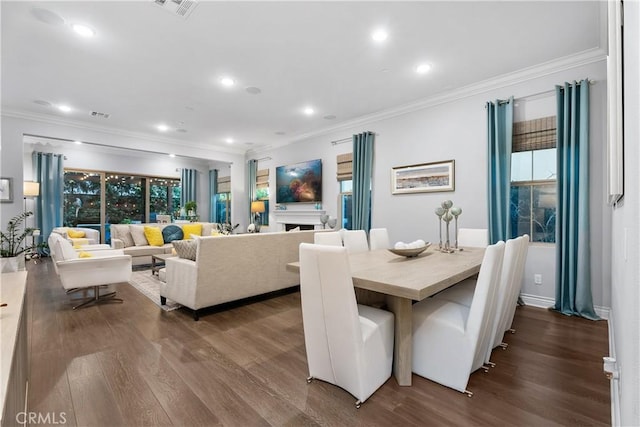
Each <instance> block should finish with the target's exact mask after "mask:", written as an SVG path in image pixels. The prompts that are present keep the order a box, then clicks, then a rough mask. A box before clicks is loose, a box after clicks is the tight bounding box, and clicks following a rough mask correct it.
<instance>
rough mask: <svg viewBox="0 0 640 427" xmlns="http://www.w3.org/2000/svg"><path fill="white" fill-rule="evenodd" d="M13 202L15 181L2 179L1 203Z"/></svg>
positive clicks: (0, 188) (0, 183)
mask: <svg viewBox="0 0 640 427" xmlns="http://www.w3.org/2000/svg"><path fill="white" fill-rule="evenodd" d="M11 202H13V179H12V178H0V203H11Z"/></svg>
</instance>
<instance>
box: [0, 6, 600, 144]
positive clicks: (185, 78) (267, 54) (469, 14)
mask: <svg viewBox="0 0 640 427" xmlns="http://www.w3.org/2000/svg"><path fill="white" fill-rule="evenodd" d="M167 1H171V0H167ZM34 8H41V9H46V10H48V11H50V12H53V13H54V14H57V15H58V16H60V17H62V18H63V19H64V23H59V24H55V23H53V24H52V23H45V22H43V21H42V20H39V19H37V18H36V16H35V14H34V13H33V10H34ZM1 13H2V30H1V31H2V110H3V112H5V113H11V114H14V115H15V114H17V115H25V116H29V117H37V116H40V117H49V118H55V119H56V120H71V121H73V122H75V123H76V124H77V123H81V124H82V125H84V126H90V127H93V126H95V127H99V128H104V127H108V128H113V129H117V130H118V131H119V132H131V133H137V134H149V135H152V136H153V137H156V138H159V139H160V140H173V141H176V142H179V143H181V144H193V145H194V146H199V147H203V146H204V147H212V148H215V149H222V150H232V151H236V150H237V151H238V152H244V151H246V150H247V149H251V148H253V149H258V150H259V149H261V148H264V147H268V146H271V147H274V146H279V145H283V144H286V143H289V142H291V141H293V140H295V139H297V138H300V137H301V136H303V135H311V134H317V133H320V132H322V131H323V130H325V129H327V128H332V127H336V126H339V125H341V124H344V123H347V122H349V121H352V120H355V119H357V118H359V117H362V116H366V115H370V114H374V113H378V112H382V111H385V110H389V109H392V108H396V107H398V106H401V105H404V104H408V103H412V102H416V101H419V100H422V99H426V98H430V97H433V96H436V95H440V94H443V93H445V92H447V91H452V90H456V89H458V88H460V87H463V86H467V85H470V84H473V83H476V82H480V81H484V80H487V79H491V78H495V77H497V76H501V75H505V74H508V73H512V72H515V71H518V70H522V69H525V68H528V67H532V66H534V65H537V64H541V63H545V62H548V61H554V60H558V59H560V58H563V57H566V56H569V55H575V54H580V53H584V52H588V51H593V50H598V49H603V48H606V44H605V43H604V40H605V39H604V35H605V29H606V27H605V25H606V23H605V21H606V16H605V15H603V13H606V5H604V3H602V2H596V1H586V2H577V1H570V2H552V1H549V2H543V1H535V2H523V1H513V2H453V1H450V2H391V1H389V2H264V1H263V2H239V1H233V2H200V3H198V4H197V6H196V8H195V9H194V10H193V13H192V14H191V16H190V17H188V18H187V19H183V18H181V17H178V16H175V15H172V14H170V13H169V12H167V11H166V10H163V9H162V8H161V7H160V6H158V5H156V4H154V2H153V1H151V0H146V1H135V2H134V1H127V2H115V1H99V2H97V1H74V2H53V1H42V2H24V1H21V2H10V1H2V2H1ZM72 23H84V24H87V25H89V26H91V27H92V28H94V29H95V31H96V36H95V37H93V38H91V39H84V38H80V37H78V36H77V35H75V33H73V32H72V31H71V30H70V28H69V26H70V24H72ZM378 27H384V28H386V29H387V30H388V32H389V38H388V39H387V41H386V42H385V43H383V44H380V45H377V44H375V43H374V42H373V41H372V40H371V37H370V35H371V32H372V31H373V30H374V29H376V28H378ZM419 62H428V63H430V64H431V65H432V66H433V69H432V71H431V72H430V73H428V74H426V75H417V74H416V73H415V71H414V69H415V66H416V65H417V64H418V63H419ZM223 75H230V76H233V77H234V78H235V79H236V81H237V84H236V86H235V87H233V88H231V89H229V88H224V87H222V86H221V85H220V84H219V78H220V77H221V76H223ZM247 87H258V88H260V89H261V91H262V92H261V93H260V94H258V95H252V94H249V93H247V92H246V91H245V89H246V88H247ZM34 101H47V102H49V103H51V104H52V106H43V105H40V104H38V103H36V102H34ZM57 104H67V105H69V106H71V107H73V111H72V112H70V113H62V112H60V111H58V110H57V109H56V108H55V107H54V106H55V105H57ZM306 105H312V106H314V108H315V109H316V111H317V113H316V114H315V115H314V116H312V117H307V116H305V115H304V114H302V109H303V107H305V106H306ZM91 111H98V112H104V113H109V114H110V115H111V116H110V118H108V119H102V118H94V117H92V116H91V114H90V112H91ZM327 115H335V116H336V118H335V119H333V120H327V119H325V118H323V117H324V116H327ZM159 123H166V124H167V125H169V127H170V128H171V129H170V130H169V131H168V132H166V133H161V132H159V131H157V130H156V128H155V126H156V125H158V124H159ZM177 128H182V129H186V132H185V133H181V132H177V131H176V130H175V129H177ZM276 132H284V133H285V134H284V135H278V134H276ZM229 137H230V138H233V139H234V140H235V142H234V144H232V145H229V144H227V143H225V141H224V140H225V139H226V138H229Z"/></svg>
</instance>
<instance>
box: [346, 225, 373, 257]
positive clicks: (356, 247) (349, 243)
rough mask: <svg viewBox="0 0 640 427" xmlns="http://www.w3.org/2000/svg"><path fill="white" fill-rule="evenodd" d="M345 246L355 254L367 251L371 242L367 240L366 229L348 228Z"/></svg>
mask: <svg viewBox="0 0 640 427" xmlns="http://www.w3.org/2000/svg"><path fill="white" fill-rule="evenodd" d="M343 242H344V247H345V248H347V252H349V253H350V254H355V253H359V252H367V251H368V250H369V243H368V242H367V233H365V231H364V230H346V231H345V232H344V240H343Z"/></svg>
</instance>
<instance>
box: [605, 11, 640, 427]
mask: <svg viewBox="0 0 640 427" xmlns="http://www.w3.org/2000/svg"><path fill="white" fill-rule="evenodd" d="M624 8H625V10H624V41H625V45H624V100H625V104H624V117H625V120H624V191H625V194H624V198H623V199H622V201H621V202H620V203H619V205H618V206H617V208H616V209H615V210H614V212H613V227H612V233H611V239H610V241H611V252H610V253H611V259H612V275H611V282H612V287H611V309H612V313H613V314H612V319H611V326H612V327H613V329H610V330H611V331H612V332H613V334H612V336H611V338H610V339H611V340H612V342H613V348H612V355H613V356H615V357H616V359H617V361H618V370H619V372H620V380H619V391H620V394H619V395H618V396H614V397H615V398H618V399H619V403H620V419H619V420H616V423H617V424H618V425H622V426H638V425H640V227H639V225H640V195H639V194H638V184H639V183H640V169H639V168H638V164H640V149H639V147H638V145H639V142H640V124H639V122H638V117H640V105H639V102H638V100H639V99H640V81H639V77H638V76H640V63H639V59H640V58H639V53H638V51H639V49H640V43H639V40H640V3H638V2H637V1H633V2H625V3H624ZM608 240H609V239H608ZM612 390H614V392H615V390H616V388H615V387H614V388H613V389H612Z"/></svg>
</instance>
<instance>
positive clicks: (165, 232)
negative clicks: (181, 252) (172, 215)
mask: <svg viewBox="0 0 640 427" xmlns="http://www.w3.org/2000/svg"><path fill="white" fill-rule="evenodd" d="M183 237H184V233H183V232H182V228H180V227H178V226H177V225H167V226H166V227H165V228H163V229H162V239H163V240H164V242H165V243H169V242H173V241H174V240H182V238H183Z"/></svg>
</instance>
